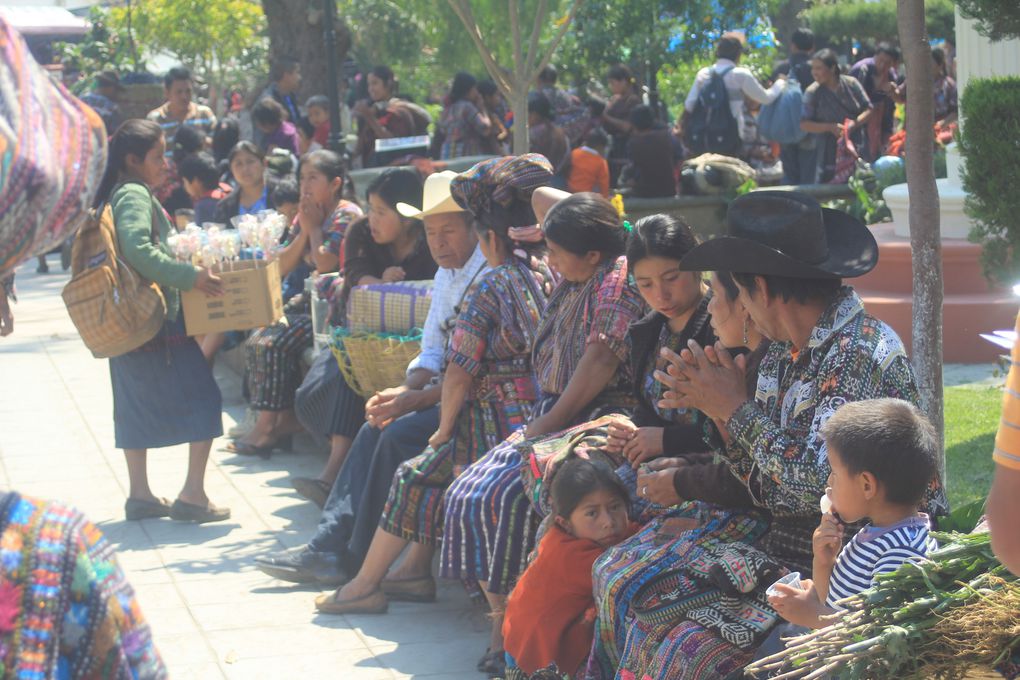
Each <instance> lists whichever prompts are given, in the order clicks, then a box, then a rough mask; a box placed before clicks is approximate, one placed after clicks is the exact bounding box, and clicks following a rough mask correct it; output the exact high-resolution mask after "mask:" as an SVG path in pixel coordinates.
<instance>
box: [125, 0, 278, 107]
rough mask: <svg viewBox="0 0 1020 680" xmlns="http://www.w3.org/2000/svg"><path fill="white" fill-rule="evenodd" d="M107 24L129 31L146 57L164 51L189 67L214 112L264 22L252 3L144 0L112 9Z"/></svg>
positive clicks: (253, 47)
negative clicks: (207, 87)
mask: <svg viewBox="0 0 1020 680" xmlns="http://www.w3.org/2000/svg"><path fill="white" fill-rule="evenodd" d="M110 20H111V22H112V23H114V24H116V25H118V26H123V27H128V26H130V27H131V29H132V31H133V33H134V35H135V38H136V40H137V42H138V44H140V45H144V46H145V48H146V49H147V50H149V51H150V52H158V51H160V50H165V51H167V52H169V53H171V54H173V55H174V56H175V57H176V58H178V59H180V60H181V62H183V63H185V64H187V65H188V66H190V67H192V68H193V69H194V70H195V71H196V72H197V73H198V74H199V75H200V76H201V77H202V78H204V79H205V80H206V81H207V82H208V83H209V85H210V86H211V89H212V93H211V96H210V100H211V101H212V102H213V103H214V105H216V106H218V105H219V104H220V103H221V101H222V98H221V97H218V96H216V95H217V93H218V92H222V90H223V87H224V86H225V85H226V83H227V80H228V75H229V73H230V72H231V71H232V70H237V68H238V66H239V65H240V64H241V62H243V61H244V60H245V59H246V57H248V56H249V55H250V53H251V52H252V51H257V50H258V47H259V45H260V43H261V42H262V37H261V32H262V29H263V27H264V22H265V20H264V18H263V16H262V12H261V11H260V10H259V5H258V3H257V2H255V1H254V0H216V1H215V2H191V1H189V0H147V1H146V2H142V3H136V4H134V5H133V6H128V7H118V8H114V9H112V10H111V12H110Z"/></svg>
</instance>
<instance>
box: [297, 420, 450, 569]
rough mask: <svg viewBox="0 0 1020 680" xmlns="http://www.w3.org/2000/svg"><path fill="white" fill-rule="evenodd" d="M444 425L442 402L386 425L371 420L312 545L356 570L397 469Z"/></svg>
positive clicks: (363, 429) (328, 503)
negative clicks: (381, 427)
mask: <svg viewBox="0 0 1020 680" xmlns="http://www.w3.org/2000/svg"><path fill="white" fill-rule="evenodd" d="M438 427H439V407H438V406H433V407H431V408H428V409H426V410H424V411H416V412H414V413H408V414H406V415H404V416H401V417H400V418H397V419H396V420H394V421H393V422H392V423H390V425H389V426H388V427H387V428H386V429H384V430H379V429H376V428H374V427H372V426H371V425H369V424H368V423H365V424H364V425H363V426H362V427H361V431H360V432H358V436H357V437H355V438H354V443H353V444H352V445H351V450H350V452H349V453H348V454H347V460H345V461H344V466H343V468H342V469H341V470H340V474H339V475H338V476H337V478H336V481H335V482H334V483H333V489H332V490H331V491H330V492H329V498H328V499H327V500H326V507H325V508H323V511H322V518H321V519H320V520H319V527H318V530H317V531H316V532H315V536H313V537H312V540H311V541H309V542H308V547H309V548H310V549H311V550H314V551H316V552H327V553H334V554H335V555H336V556H337V557H338V558H339V560H340V566H341V567H342V568H343V569H344V570H345V571H346V572H347V573H349V574H356V573H357V572H358V570H359V569H360V568H361V563H362V562H363V561H364V559H365V555H366V554H367V553H368V546H369V545H371V543H372V537H373V536H375V530H376V528H377V527H378V526H379V519H380V518H381V517H382V513H383V509H384V508H385V507H386V499H387V498H388V497H389V493H390V485H391V484H392V483H393V475H394V473H396V471H397V468H398V467H399V466H400V464H401V463H403V462H404V461H405V460H409V459H411V458H414V457H415V456H417V455H418V454H420V453H421V452H422V451H424V450H425V447H426V446H428V440H429V437H431V436H432V434H433V433H434V432H435V431H436V429H437V428H438Z"/></svg>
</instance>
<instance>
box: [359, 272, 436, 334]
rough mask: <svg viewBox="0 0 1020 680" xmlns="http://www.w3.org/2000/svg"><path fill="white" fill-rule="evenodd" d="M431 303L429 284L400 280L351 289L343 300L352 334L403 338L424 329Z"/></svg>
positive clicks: (429, 282) (430, 285)
mask: <svg viewBox="0 0 1020 680" xmlns="http://www.w3.org/2000/svg"><path fill="white" fill-rule="evenodd" d="M431 303H432V281H400V282H397V283H373V284H369V285H365V286H355V287H354V288H352V289H351V294H350V297H349V298H348V301H347V328H348V329H349V330H350V331H351V332H352V333H390V334H396V335H407V334H409V333H410V332H411V331H412V330H413V329H415V328H423V327H424V326H425V317H427V316H428V314H429V306H430V305H431Z"/></svg>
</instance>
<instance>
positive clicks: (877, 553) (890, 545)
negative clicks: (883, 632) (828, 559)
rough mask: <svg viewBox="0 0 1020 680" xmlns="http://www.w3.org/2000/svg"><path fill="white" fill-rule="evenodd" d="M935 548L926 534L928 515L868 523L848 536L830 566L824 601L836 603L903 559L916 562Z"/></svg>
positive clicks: (866, 587) (832, 605) (932, 541)
mask: <svg viewBox="0 0 1020 680" xmlns="http://www.w3.org/2000/svg"><path fill="white" fill-rule="evenodd" d="M934 549H935V541H934V539H932V538H930V537H929V536H928V516H927V515H925V514H924V513H918V514H917V516H916V517H910V518H908V519H905V520H903V521H902V522H897V523H896V524H894V525H892V526H889V527H876V526H871V525H870V524H869V525H868V526H866V527H864V528H863V529H861V530H860V531H859V532H857V535H856V536H854V537H853V538H852V539H850V542H849V543H847V544H846V546H845V547H844V548H843V550H841V551H840V553H839V557H837V558H836V565H835V566H834V567H833V569H832V576H831V577H830V578H829V595H828V597H827V598H826V599H825V603H826V604H827V605H829V606H830V607H833V608H837V609H838V607H836V604H835V603H836V602H837V601H839V600H842V599H843V598H845V597H850V596H852V595H856V594H858V593H860V592H861V591H863V590H867V589H868V588H870V587H871V586H872V584H873V582H874V580H875V577H876V576H877V575H879V574H885V573H888V572H890V571H895V570H896V569H897V568H898V567H899V566H900V565H901V564H903V563H904V562H906V561H908V560H911V561H915V562H916V561H920V560H923V559H925V558H926V557H927V556H928V552H929V551H930V550H934Z"/></svg>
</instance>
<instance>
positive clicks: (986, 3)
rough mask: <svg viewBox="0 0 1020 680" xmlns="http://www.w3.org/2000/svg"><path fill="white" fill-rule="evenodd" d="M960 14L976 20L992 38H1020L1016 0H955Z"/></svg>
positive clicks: (980, 29) (1019, 9) (1019, 16)
mask: <svg viewBox="0 0 1020 680" xmlns="http://www.w3.org/2000/svg"><path fill="white" fill-rule="evenodd" d="M956 4H957V6H958V7H959V8H960V14H962V15H963V16H965V17H967V18H968V19H975V20H977V22H978V31H979V32H980V33H981V34H982V35H985V36H987V37H989V38H991V39H992V40H1008V39H1010V38H1020V3H1017V1H1016V0H956Z"/></svg>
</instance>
